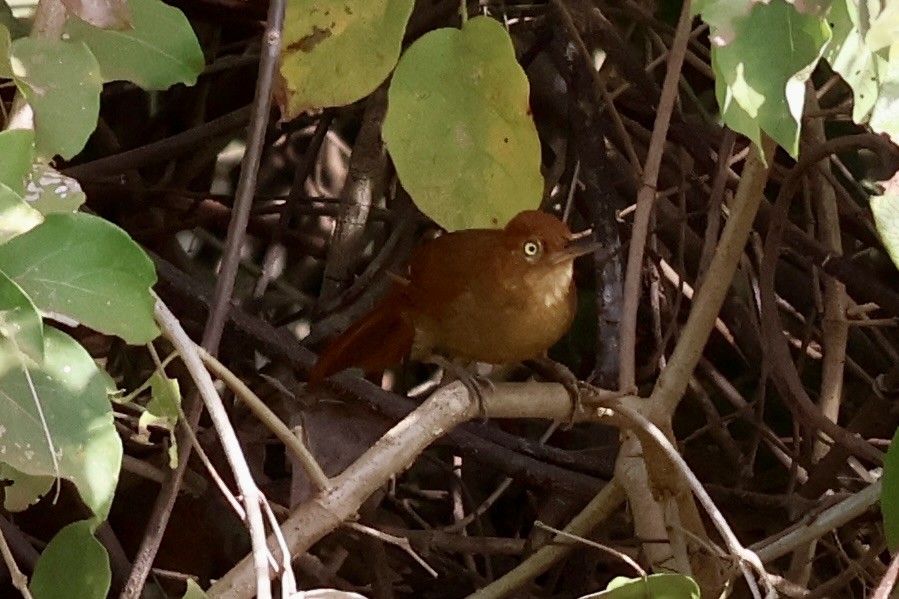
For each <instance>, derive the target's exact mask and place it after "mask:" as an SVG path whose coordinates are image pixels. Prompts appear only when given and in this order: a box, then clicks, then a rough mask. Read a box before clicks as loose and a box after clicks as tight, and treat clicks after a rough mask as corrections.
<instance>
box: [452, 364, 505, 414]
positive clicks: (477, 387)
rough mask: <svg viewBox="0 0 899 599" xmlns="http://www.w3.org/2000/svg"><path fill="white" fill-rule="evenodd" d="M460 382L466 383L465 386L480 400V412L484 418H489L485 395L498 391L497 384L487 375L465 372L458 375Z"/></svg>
mask: <svg viewBox="0 0 899 599" xmlns="http://www.w3.org/2000/svg"><path fill="white" fill-rule="evenodd" d="M457 378H458V379H459V382H460V383H462V384H463V385H465V388H466V389H467V390H468V392H469V393H470V394H471V396H472V397H474V399H475V401H476V402H478V412H479V413H480V414H481V418H482V419H483V420H487V405H486V404H485V403H484V396H485V395H487V394H490V393H493V392H494V391H496V385H494V384H493V381H491V380H490V379H488V378H487V377H483V376H480V375H477V374H471V373H470V372H465V373H464V376H459V377H457Z"/></svg>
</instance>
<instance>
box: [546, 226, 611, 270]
mask: <svg viewBox="0 0 899 599" xmlns="http://www.w3.org/2000/svg"><path fill="white" fill-rule="evenodd" d="M592 233H593V231H591V230H589V229H588V230H586V231H582V232H580V233H575V234H574V235H572V236H571V239H570V240H569V241H568V244H567V245H566V246H565V247H564V248H562V249H561V250H559V251H558V252H555V253H553V256H552V261H553V262H564V261H566V260H574V259H575V258H577V257H578V256H583V255H584V254H591V253H593V252H595V251H596V250H598V249H599V248H600V247H602V246H601V244H600V243H599V242H598V241H593V238H592V237H591V234H592Z"/></svg>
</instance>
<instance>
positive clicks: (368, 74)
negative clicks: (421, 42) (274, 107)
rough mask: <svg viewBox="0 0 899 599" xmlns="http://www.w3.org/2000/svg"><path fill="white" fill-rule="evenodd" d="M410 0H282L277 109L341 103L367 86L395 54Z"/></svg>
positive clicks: (294, 112)
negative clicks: (314, 0) (283, 12)
mask: <svg viewBox="0 0 899 599" xmlns="http://www.w3.org/2000/svg"><path fill="white" fill-rule="evenodd" d="M412 4H413V0H320V1H316V2H310V1H309V0H287V5H286V14H285V19H284V32H283V34H282V40H283V41H282V45H281V48H282V50H281V66H280V74H281V92H282V93H281V94H280V104H281V111H282V113H283V114H284V118H285V119H293V118H296V117H297V116H299V115H300V114H302V113H303V112H304V111H306V110H310V109H316V108H324V107H327V106H343V105H346V104H351V103H353V102H355V101H357V100H359V99H361V98H364V97H365V96H367V95H368V94H370V93H371V92H373V91H374V90H375V89H376V88H377V87H378V86H379V85H380V84H381V83H382V82H383V81H384V80H385V79H386V78H387V75H389V74H390V71H391V70H392V69H393V67H394V66H395V65H396V60H397V58H398V57H399V55H400V46H401V44H402V41H403V33H404V32H405V30H406V22H407V21H408V20H409V15H410V14H411V13H412Z"/></svg>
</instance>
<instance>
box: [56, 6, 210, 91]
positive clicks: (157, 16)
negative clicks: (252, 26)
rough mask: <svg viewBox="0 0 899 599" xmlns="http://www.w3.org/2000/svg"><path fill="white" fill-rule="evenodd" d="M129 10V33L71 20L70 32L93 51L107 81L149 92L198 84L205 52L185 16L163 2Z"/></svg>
mask: <svg viewBox="0 0 899 599" xmlns="http://www.w3.org/2000/svg"><path fill="white" fill-rule="evenodd" d="M129 5H130V7H131V17H132V22H133V27H132V28H130V29H124V30H121V31H113V30H109V29H100V28H97V27H94V26H92V25H89V24H87V23H85V22H84V21H82V20H81V19H77V18H72V19H69V21H68V22H67V23H66V27H65V31H66V33H67V34H68V35H69V36H71V38H72V39H73V40H76V41H81V42H84V43H85V44H87V46H88V47H90V49H91V50H92V51H93V53H94V55H95V56H96V57H97V60H98V61H99V63H100V71H101V73H102V74H103V80H104V81H116V80H126V81H133V82H134V83H136V84H137V85H139V86H141V87H142V88H144V89H167V88H169V87H171V86H172V85H174V84H176V83H184V84H185V85H193V84H194V83H196V82H197V76H199V74H200V73H201V72H202V71H203V66H204V58H203V51H202V49H201V48H200V44H199V42H197V37H196V35H195V34H194V31H193V29H192V28H191V26H190V23H189V22H188V21H187V18H186V17H185V16H184V13H182V12H181V11H180V10H178V9H177V8H173V7H171V6H168V5H166V4H164V3H162V2H160V0H129Z"/></svg>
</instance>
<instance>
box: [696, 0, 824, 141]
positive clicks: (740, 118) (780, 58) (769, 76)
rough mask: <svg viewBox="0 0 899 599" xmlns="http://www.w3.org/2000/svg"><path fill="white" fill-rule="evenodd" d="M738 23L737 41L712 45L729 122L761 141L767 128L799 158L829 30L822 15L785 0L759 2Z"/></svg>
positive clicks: (718, 88) (721, 102)
mask: <svg viewBox="0 0 899 599" xmlns="http://www.w3.org/2000/svg"><path fill="white" fill-rule="evenodd" d="M733 25H734V28H735V34H734V38H733V41H731V42H730V43H728V44H727V45H726V46H720V47H719V46H713V47H712V69H713V70H714V71H715V93H716V96H717V98H718V106H719V107H720V109H721V114H722V116H723V118H724V123H725V124H726V125H727V126H728V127H730V128H731V129H734V130H735V131H738V132H740V133H743V134H744V135H746V136H747V137H749V138H750V139H751V140H752V141H753V142H755V143H756V144H757V145H760V143H761V133H760V132H761V131H764V132H765V133H767V134H768V135H770V136H771V137H772V138H773V139H774V140H775V141H776V142H777V143H778V144H780V145H781V146H782V147H783V148H784V149H785V150H787V151H788V152H789V153H790V154H791V155H793V156H796V155H797V154H798V152H799V126H800V119H801V116H802V109H803V107H804V102H805V81H806V80H807V79H808V77H809V75H810V74H811V72H812V70H813V69H814V67H815V65H816V64H817V62H818V59H819V58H820V57H821V53H822V51H823V50H824V47H825V45H826V44H827V42H828V40H829V39H830V28H829V27H828V26H827V23H826V22H825V21H824V19H823V18H821V17H818V16H812V15H807V14H801V13H799V12H798V11H796V9H795V8H794V7H793V6H792V5H791V4H788V3H787V2H785V0H772V1H771V3H770V4H767V5H764V4H756V5H755V6H754V7H753V9H752V11H751V12H750V14H749V15H748V16H746V17H743V18H737V19H734V21H733Z"/></svg>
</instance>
